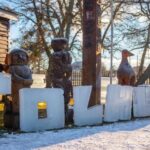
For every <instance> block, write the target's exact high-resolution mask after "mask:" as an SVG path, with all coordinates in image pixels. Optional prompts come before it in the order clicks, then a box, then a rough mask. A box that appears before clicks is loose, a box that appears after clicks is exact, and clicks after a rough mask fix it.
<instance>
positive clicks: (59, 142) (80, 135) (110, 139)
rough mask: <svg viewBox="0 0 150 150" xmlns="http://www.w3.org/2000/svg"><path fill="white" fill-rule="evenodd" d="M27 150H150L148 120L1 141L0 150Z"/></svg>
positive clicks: (18, 135) (10, 137)
mask: <svg viewBox="0 0 150 150" xmlns="http://www.w3.org/2000/svg"><path fill="white" fill-rule="evenodd" d="M29 149H35V150H37V149H39V150H150V119H140V120H136V121H130V122H122V123H114V124H109V125H105V126H96V127H83V128H74V129H66V130H65V129H64V130H58V131H45V132H37V133H22V134H4V135H3V136H1V137H0V150H29Z"/></svg>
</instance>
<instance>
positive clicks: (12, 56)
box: [3, 49, 33, 128]
mask: <svg viewBox="0 0 150 150" xmlns="http://www.w3.org/2000/svg"><path fill="white" fill-rule="evenodd" d="M28 62H29V58H28V55H27V53H26V51H24V50H21V49H14V50H12V51H11V52H10V53H9V54H7V56H6V65H4V66H3V68H4V70H5V71H6V72H7V73H10V74H11V76H12V112H11V113H12V115H11V116H12V117H13V118H12V127H13V128H19V90H20V89H22V88H29V87H30V86H31V84H32V82H33V80H32V73H31V70H30V68H29V67H28ZM9 117H10V116H9ZM9 117H8V118H9ZM6 120H7V119H6ZM8 120H9V119H8ZM9 123H10V122H9ZM9 123H6V124H9ZM6 126H7V125H6ZM8 126H11V125H8Z"/></svg>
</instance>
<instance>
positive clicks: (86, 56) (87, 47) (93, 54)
mask: <svg viewBox="0 0 150 150" xmlns="http://www.w3.org/2000/svg"><path fill="white" fill-rule="evenodd" d="M97 2H98V0H83V73H82V83H83V85H92V93H91V97H90V101H89V107H91V106H94V105H97V104H100V97H101V92H100V91H101V77H100V76H101V51H100V48H99V45H98V44H99V42H100V29H99V26H98V25H99V24H98V13H99V10H100V7H99V5H98V3H97Z"/></svg>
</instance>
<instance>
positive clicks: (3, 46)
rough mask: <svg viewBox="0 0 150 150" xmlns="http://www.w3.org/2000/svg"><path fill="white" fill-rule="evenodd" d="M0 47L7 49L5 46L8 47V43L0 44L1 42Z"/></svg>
mask: <svg viewBox="0 0 150 150" xmlns="http://www.w3.org/2000/svg"><path fill="white" fill-rule="evenodd" d="M0 48H1V49H7V48H8V45H1V44H0Z"/></svg>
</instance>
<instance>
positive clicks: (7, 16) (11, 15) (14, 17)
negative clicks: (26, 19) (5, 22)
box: [0, 9, 18, 20]
mask: <svg viewBox="0 0 150 150" xmlns="http://www.w3.org/2000/svg"><path fill="white" fill-rule="evenodd" d="M0 17H2V18H4V19H9V20H18V16H17V14H16V13H14V12H10V11H8V10H3V9H0Z"/></svg>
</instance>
